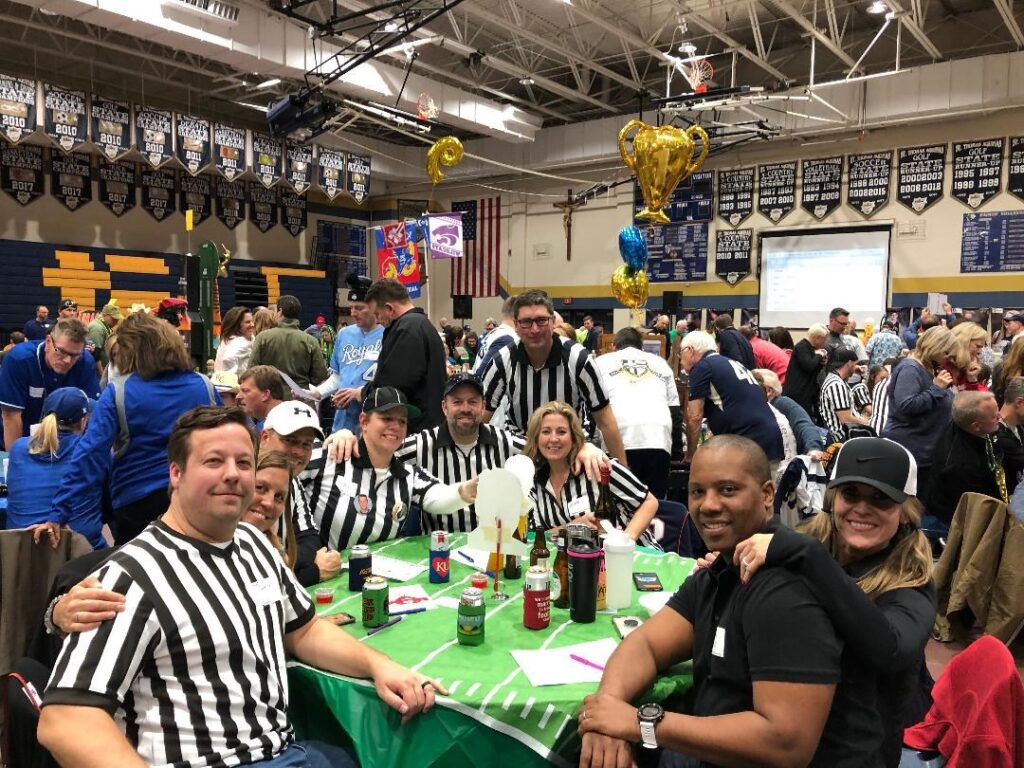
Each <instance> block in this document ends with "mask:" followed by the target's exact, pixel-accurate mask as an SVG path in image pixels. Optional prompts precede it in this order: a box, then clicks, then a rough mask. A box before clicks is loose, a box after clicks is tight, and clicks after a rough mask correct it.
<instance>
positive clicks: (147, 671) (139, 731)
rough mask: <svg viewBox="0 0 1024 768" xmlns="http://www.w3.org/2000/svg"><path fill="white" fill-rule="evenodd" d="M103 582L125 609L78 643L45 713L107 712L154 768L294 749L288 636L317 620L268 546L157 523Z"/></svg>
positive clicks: (110, 563)
mask: <svg viewBox="0 0 1024 768" xmlns="http://www.w3.org/2000/svg"><path fill="white" fill-rule="evenodd" d="M98 576H99V580H100V584H101V586H102V587H103V588H104V589H108V590H112V591H114V592H119V593H121V594H123V595H124V596H125V600H126V602H125V609H124V611H122V612H121V613H118V614H117V615H116V617H115V618H114V619H112V620H111V621H106V622H103V623H102V624H101V625H100V626H99V628H98V629H96V630H93V631H91V632H78V633H75V634H72V635H69V636H68V638H67V639H66V640H65V641H64V647H63V648H62V649H61V652H60V656H59V657H58V658H57V663H56V666H55V667H54V670H53V674H52V675H51V677H50V683H49V686H48V688H47V691H46V696H45V699H44V705H49V704H68V705H73V706H88V707H98V708H100V709H103V710H104V711H106V712H107V713H109V714H110V715H111V716H112V717H113V718H114V720H115V722H116V723H117V724H118V726H119V727H120V728H121V729H122V730H123V731H124V733H125V736H126V737H127V739H128V741H129V743H131V744H132V746H133V747H134V748H135V749H136V750H138V752H139V755H140V756H141V757H142V759H143V760H144V761H145V762H146V764H147V765H151V766H175V768H199V766H213V765H219V766H229V765H237V764H239V763H249V762H256V761H261V760H268V759H270V758H271V757H274V756H275V755H277V754H278V753H280V752H281V751H282V750H283V749H284V748H285V747H287V746H288V744H289V743H290V742H291V741H292V729H291V726H290V725H289V723H288V677H287V671H286V669H285V652H284V636H285V634H286V633H288V632H293V631H295V630H297V629H299V628H300V627H302V626H304V625H305V624H306V623H307V622H309V621H310V620H312V619H313V616H314V612H313V604H312V602H311V601H310V599H309V596H308V595H307V594H306V591H305V590H304V589H303V588H302V587H301V586H299V584H298V582H296V581H295V577H294V576H293V575H292V573H291V572H290V571H289V570H288V568H287V567H286V566H285V565H284V563H283V562H282V560H281V557H280V555H278V553H277V552H276V551H274V548H273V546H272V545H271V543H270V540H269V539H268V538H267V537H266V536H264V535H263V534H262V533H260V532H259V531H258V530H257V529H256V528H254V527H253V526H251V525H248V524H246V523H241V524H239V526H238V528H237V530H236V531H235V535H234V538H233V539H232V541H231V542H230V543H229V544H227V545H226V546H224V547H218V546H214V545H212V544H207V543H205V542H201V541H197V540H195V539H191V538H188V537H186V536H182V535H181V534H179V533H177V532H175V531H172V530H171V529H170V528H168V527H167V526H166V525H164V524H163V523H162V522H161V521H160V520H157V521H156V522H154V523H152V524H151V525H150V526H149V527H147V528H146V529H145V530H144V531H143V532H142V533H141V534H139V536H137V537H136V538H135V539H133V540H132V541H131V542H129V543H128V544H126V545H124V546H123V547H122V548H121V549H120V550H119V551H118V552H117V553H115V554H114V555H112V556H111V557H110V559H109V560H107V561H106V562H105V563H104V564H103V565H102V567H101V568H100V569H99V572H98ZM68 738H75V736H74V734H68Z"/></svg>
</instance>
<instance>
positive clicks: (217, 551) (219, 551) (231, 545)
mask: <svg viewBox="0 0 1024 768" xmlns="http://www.w3.org/2000/svg"><path fill="white" fill-rule="evenodd" d="M153 524H154V525H155V526H156V527H157V528H159V529H160V530H161V531H163V532H164V533H166V534H167V535H168V536H170V537H171V538H174V539H178V540H179V541H183V542H185V543H186V544H188V545H189V546H192V547H195V548H196V549H198V550H199V551H200V552H203V553H205V554H207V555H214V556H215V557H231V556H232V555H234V554H235V550H236V549H238V545H237V544H236V537H235V536H232V537H231V541H229V542H228V543H227V546H226V547H218V546H217V545H215V544H210V543H209V542H206V541H200V540H199V539H194V538H192V537H191V536H186V535H185V534H183V533H179V532H178V531H176V530H174V529H173V528H171V527H170V526H169V525H167V523H165V522H164V519H163V517H158V518H157V519H156V522H154V523H153ZM241 524H242V523H241V522H239V525H241Z"/></svg>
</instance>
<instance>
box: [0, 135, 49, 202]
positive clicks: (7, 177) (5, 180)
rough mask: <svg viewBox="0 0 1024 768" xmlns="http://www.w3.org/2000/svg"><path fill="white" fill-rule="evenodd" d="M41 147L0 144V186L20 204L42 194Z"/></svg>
mask: <svg viewBox="0 0 1024 768" xmlns="http://www.w3.org/2000/svg"><path fill="white" fill-rule="evenodd" d="M43 187H44V182H43V149H42V147H31V146H23V147H16V146H14V145H13V144H4V145H2V146H0V188H3V190H4V192H6V193H7V194H8V195H10V196H11V197H13V198H14V199H15V200H17V201H18V202H19V203H21V204H22V205H28V204H29V203H31V202H32V201H33V200H35V199H36V198H37V197H40V196H41V195H42V194H43Z"/></svg>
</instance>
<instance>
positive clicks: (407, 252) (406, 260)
mask: <svg viewBox="0 0 1024 768" xmlns="http://www.w3.org/2000/svg"><path fill="white" fill-rule="evenodd" d="M385 228H386V229H387V232H385ZM398 229H400V230H401V231H402V233H403V236H399V235H398V234H397V233H396V230H398ZM389 234H390V239H388V236H387V235H389ZM374 236H375V237H376V240H377V265H378V269H379V271H380V276H381V277H388V278H393V279H395V280H397V281H398V282H400V283H401V284H402V285H404V286H405V287H406V289H407V290H408V291H409V298H412V299H415V298H418V297H419V295H420V265H419V259H418V257H417V253H416V245H415V244H414V243H410V242H409V236H408V232H407V231H406V228H405V224H404V223H398V224H386V225H384V226H383V227H379V228H377V229H376V230H375V231H374ZM403 240H404V241H405V243H406V245H405V246H403V247H398V248H394V247H390V246H389V245H388V243H389V242H392V243H394V242H402V241H403Z"/></svg>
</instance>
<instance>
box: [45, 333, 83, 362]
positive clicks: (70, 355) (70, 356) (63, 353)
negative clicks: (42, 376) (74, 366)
mask: <svg viewBox="0 0 1024 768" xmlns="http://www.w3.org/2000/svg"><path fill="white" fill-rule="evenodd" d="M47 338H48V339H49V340H50V344H52V345H53V351H54V352H55V353H56V354H57V355H58V356H60V357H62V358H65V359H67V360H77V359H78V358H80V357H81V356H82V353H81V352H68V351H67V350H66V349H64V347H58V346H57V342H56V341H54V340H53V336H48V337H47Z"/></svg>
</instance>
